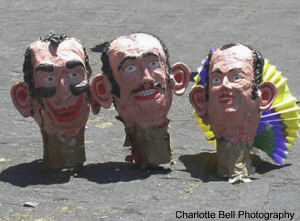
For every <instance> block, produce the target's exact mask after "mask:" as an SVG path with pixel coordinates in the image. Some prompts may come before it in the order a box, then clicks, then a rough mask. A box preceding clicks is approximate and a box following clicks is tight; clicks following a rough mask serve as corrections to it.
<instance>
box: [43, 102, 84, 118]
mask: <svg viewBox="0 0 300 221" xmlns="http://www.w3.org/2000/svg"><path fill="white" fill-rule="evenodd" d="M82 102H83V97H81V98H80V99H79V101H78V102H77V103H76V104H74V105H72V106H69V107H63V108H60V109H56V108H54V107H53V106H52V105H51V104H50V103H47V106H48V107H49V109H50V111H51V113H52V114H53V116H54V117H55V119H56V120H57V121H59V122H67V121H73V120H76V119H77V118H78V117H79V114H80V110H81V105H82Z"/></svg>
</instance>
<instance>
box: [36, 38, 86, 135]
mask: <svg viewBox="0 0 300 221" xmlns="http://www.w3.org/2000/svg"><path fill="white" fill-rule="evenodd" d="M30 48H31V49H32V51H33V57H32V65H33V77H34V86H35V91H36V93H38V94H39V96H40V102H39V101H38V99H33V112H34V118H35V120H36V121H37V123H38V124H39V126H40V127H41V129H44V130H45V131H46V132H47V133H50V134H56V135H67V136H74V135H76V134H77V133H78V131H79V129H80V128H82V127H84V126H85V124H86V121H87V119H88V116H89V102H88V97H87V93H85V92H83V93H78V90H77V93H76V90H74V88H76V87H75V86H76V85H77V86H78V84H80V83H82V82H84V81H86V80H87V79H88V77H87V73H86V67H85V59H84V58H85V56H84V50H83V47H82V45H81V44H80V43H79V42H77V41H76V40H75V39H67V40H64V41H63V42H61V43H60V44H59V45H58V47H56V46H54V45H52V44H50V43H49V42H42V41H37V42H34V43H32V44H31V46H30ZM77 88H78V87H77Z"/></svg>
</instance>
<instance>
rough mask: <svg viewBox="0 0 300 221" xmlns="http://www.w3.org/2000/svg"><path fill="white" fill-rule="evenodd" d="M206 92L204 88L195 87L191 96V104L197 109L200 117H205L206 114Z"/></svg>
mask: <svg viewBox="0 0 300 221" xmlns="http://www.w3.org/2000/svg"><path fill="white" fill-rule="evenodd" d="M205 96H206V90H205V88H204V87H203V86H201V85H197V86H195V87H194V88H193V89H192V90H191V91H190V94H189V98H190V103H191V104H192V105H193V106H194V107H195V110H196V113H197V115H198V116H199V117H204V115H205V114H206V98H205Z"/></svg>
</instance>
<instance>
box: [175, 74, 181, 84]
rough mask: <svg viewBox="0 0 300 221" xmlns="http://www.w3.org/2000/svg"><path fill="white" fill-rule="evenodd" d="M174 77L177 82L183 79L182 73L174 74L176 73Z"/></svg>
mask: <svg viewBox="0 0 300 221" xmlns="http://www.w3.org/2000/svg"><path fill="white" fill-rule="evenodd" d="M174 78H175V81H176V82H178V83H180V82H182V81H183V76H182V74H176V75H175V76H174Z"/></svg>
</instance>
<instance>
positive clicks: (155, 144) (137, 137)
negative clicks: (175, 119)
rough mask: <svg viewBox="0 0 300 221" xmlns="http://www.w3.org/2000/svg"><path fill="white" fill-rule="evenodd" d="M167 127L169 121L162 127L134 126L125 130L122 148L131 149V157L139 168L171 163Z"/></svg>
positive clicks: (170, 148) (171, 155) (171, 157)
mask: <svg viewBox="0 0 300 221" xmlns="http://www.w3.org/2000/svg"><path fill="white" fill-rule="evenodd" d="M168 125H169V120H167V121H166V123H165V124H163V125H162V126H152V127H150V128H147V129H143V128H141V127H139V126H138V125H135V126H133V127H129V128H126V129H125V132H126V141H125V143H124V146H131V147H132V149H131V150H132V151H131V152H132V155H131V156H132V157H133V158H134V157H135V163H136V164H138V165H139V166H140V167H141V168H143V169H146V168H157V167H158V166H159V164H163V163H169V162H171V163H172V162H173V150H172V147H171V145H170V134H169V131H168ZM128 157H129V156H128ZM127 159H128V158H127ZM128 161H131V160H128Z"/></svg>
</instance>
